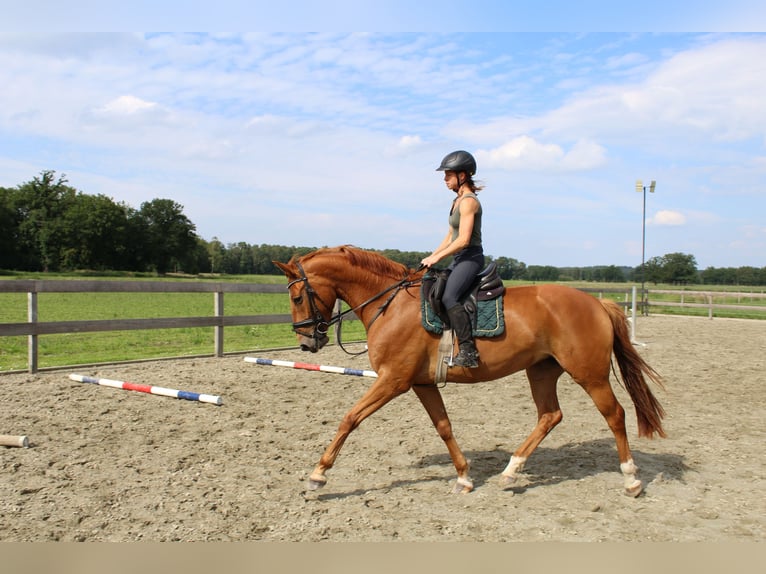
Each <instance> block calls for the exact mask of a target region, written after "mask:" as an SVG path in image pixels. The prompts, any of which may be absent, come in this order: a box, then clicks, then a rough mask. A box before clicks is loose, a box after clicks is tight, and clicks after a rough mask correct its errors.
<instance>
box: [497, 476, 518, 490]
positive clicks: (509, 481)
mask: <svg viewBox="0 0 766 574" xmlns="http://www.w3.org/2000/svg"><path fill="white" fill-rule="evenodd" d="M516 480H517V477H515V476H506V475H504V474H501V475H500V488H502V489H506V488H511V487H513V486H514V485H515V484H516Z"/></svg>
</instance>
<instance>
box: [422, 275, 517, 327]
mask: <svg viewBox="0 0 766 574" xmlns="http://www.w3.org/2000/svg"><path fill="white" fill-rule="evenodd" d="M450 273H451V271H450V270H449V269H431V270H429V271H428V272H427V273H426V274H425V275H424V276H423V285H422V287H421V307H422V319H423V327H424V328H425V329H426V330H427V331H431V332H433V333H441V332H442V331H443V330H444V328H445V326H446V328H449V325H450V323H449V317H448V316H447V310H446V309H445V308H444V304H443V303H442V299H441V298H442V295H443V294H444V288H445V285H446V284H447V278H448V277H449V275H450ZM504 294H505V285H503V280H502V279H501V278H500V275H499V274H498V272H497V263H495V262H494V261H493V262H492V263H490V264H489V265H487V267H486V268H484V270H482V271H481V272H480V273H479V274H477V275H476V279H475V280H474V282H473V284H472V285H471V288H470V289H468V291H467V292H466V294H465V295H464V296H463V297H462V298H461V300H460V304H461V305H463V306H464V307H465V310H466V311H467V312H468V316H469V317H470V318H471V324H472V325H473V331H474V336H476V337H494V336H497V335H500V334H501V333H502V332H503V330H504V327H505V324H504V320H503V295H504Z"/></svg>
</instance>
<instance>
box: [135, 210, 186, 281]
mask: <svg viewBox="0 0 766 574" xmlns="http://www.w3.org/2000/svg"><path fill="white" fill-rule="evenodd" d="M138 218H139V220H140V225H141V227H143V229H142V231H143V233H144V236H143V237H144V241H143V245H144V248H145V252H146V253H147V254H148V257H149V260H148V263H149V265H150V266H151V267H153V268H154V269H155V270H156V271H157V273H160V274H164V273H167V272H168V271H170V270H171V269H174V267H178V266H180V264H181V262H182V261H183V260H184V259H185V258H186V257H187V256H188V254H189V253H190V252H192V251H194V250H195V248H196V245H197V234H196V233H195V229H196V228H195V227H194V224H193V223H192V222H191V221H190V220H189V218H188V217H186V216H185V215H184V214H183V206H182V205H180V204H178V203H176V202H175V201H173V200H171V199H153V200H152V201H148V202H144V203H142V204H141V208H140V209H139V211H138Z"/></svg>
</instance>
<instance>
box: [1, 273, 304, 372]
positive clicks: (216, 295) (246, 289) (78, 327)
mask: <svg viewBox="0 0 766 574" xmlns="http://www.w3.org/2000/svg"><path fill="white" fill-rule="evenodd" d="M0 293H27V318H28V320H27V322H26V323H2V324H0V337H11V336H25V335H26V336H27V337H28V338H29V339H28V340H29V344H28V360H27V363H28V367H29V372H30V373H35V372H37V370H38V341H37V337H38V336H39V335H51V334H60V333H86V332H95V331H128V330H133V329H174V328H184V327H213V328H214V332H215V337H214V343H213V344H214V347H215V349H214V353H215V355H216V356H218V357H220V356H223V329H224V327H233V326H237V325H264V324H269V323H291V322H292V317H291V316H290V315H287V314H281V315H230V316H225V315H224V312H223V296H224V293H286V290H285V286H284V285H265V284H263V285H262V284H255V283H225V282H194V283H182V282H177V281H173V282H161V281H98V280H93V281H79V280H72V281H67V280H50V281H49V280H12V281H0ZM39 293H212V294H213V309H212V312H213V313H212V315H208V316H204V317H165V318H155V319H103V320H89V321H49V322H39V321H38V319H37V296H38V294H39Z"/></svg>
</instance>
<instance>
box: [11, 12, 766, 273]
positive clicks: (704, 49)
mask: <svg viewBox="0 0 766 574" xmlns="http://www.w3.org/2000/svg"><path fill="white" fill-rule="evenodd" d="M19 4H22V3H17V2H7V1H6V0H0V8H2V12H3V14H4V19H3V23H0V86H2V88H0V186H3V187H15V186H17V185H20V184H22V183H24V182H27V181H30V180H32V179H33V178H34V177H36V176H38V175H39V174H40V173H41V172H42V171H44V170H53V171H55V172H56V173H57V174H59V175H64V176H65V177H66V179H67V181H68V183H69V185H71V186H72V187H74V188H76V189H78V190H79V191H82V192H83V193H87V194H92V195H95V194H104V195H107V196H109V197H112V198H113V199H114V200H115V201H117V202H124V203H126V204H128V205H130V206H132V207H135V208H139V207H140V205H141V203H143V202H145V201H151V200H152V199H155V198H167V199H172V200H174V201H176V202H178V203H179V204H181V205H182V206H183V210H184V213H185V214H186V215H187V216H188V217H189V219H190V220H191V221H192V222H193V223H194V224H195V225H196V231H197V233H198V235H199V236H200V237H202V238H204V239H206V240H208V241H210V240H212V239H214V238H217V239H219V240H220V241H222V242H223V243H225V244H229V243H238V242H246V243H249V244H254V245H260V244H276V245H288V246H290V245H294V246H308V247H320V246H325V245H327V246H332V245H340V244H354V245H357V246H359V247H363V248H369V249H399V250H402V251H424V252H430V251H431V250H432V249H434V248H435V247H436V246H437V245H438V244H439V242H440V241H441V240H442V238H443V237H444V235H445V234H446V232H447V216H448V212H449V207H450V203H451V200H452V198H453V197H454V194H453V193H452V192H451V191H449V190H448V189H447V188H446V187H445V186H444V183H443V181H442V175H441V173H439V172H436V171H435V170H436V167H437V166H438V165H439V163H440V161H441V159H442V157H443V156H444V155H446V154H447V153H449V152H451V151H453V150H457V149H465V150H468V151H470V152H471V153H473V154H474V156H475V157H476V159H477V162H478V171H477V175H476V177H477V179H478V180H480V181H481V182H482V183H483V184H484V185H485V188H484V189H483V190H482V191H481V192H480V194H479V198H480V200H481V203H482V207H483V211H484V215H483V237H484V249H485V253H486V254H487V255H491V256H493V257H495V258H497V257H510V258H514V259H517V260H519V261H521V262H524V263H526V264H527V265H554V266H559V267H565V266H591V265H620V266H622V265H624V266H631V267H634V266H637V265H640V264H641V260H642V256H643V257H645V259H646V260H649V259H650V258H652V257H658V256H662V255H665V254H669V253H685V254H691V255H693V256H694V257H695V259H696V261H697V265H698V268H700V269H705V268H707V267H711V266H712V267H739V266H755V267H764V266H766V193H765V191H766V190H765V189H764V188H765V185H764V184H765V182H766V148H765V144H766V105H764V104H763V102H764V101H766V73H764V67H765V66H766V64H765V63H766V34H764V33H761V32H759V31H758V30H757V28H759V27H760V28H761V29H764V26H763V25H764V23H766V8H765V7H762V6H760V5H759V3H756V2H736V1H734V2H729V3H720V2H705V1H699V2H694V3H684V2H678V3H673V4H672V6H671V7H663V4H664V3H662V2H652V1H649V2H645V3H643V4H641V7H639V6H638V5H635V6H630V7H621V6H620V4H622V3H618V2H613V1H612V2H601V1H597V0H583V1H582V2H578V3H575V2H548V3H546V2H536V3H530V2H513V1H505V2H501V1H495V2H490V1H487V2H483V1H481V0H476V1H474V2H456V1H449V0H447V1H444V2H439V3H436V2H430V1H423V2H418V3H412V2H410V3H405V2H399V1H391V2H388V3H366V2H362V1H361V0H358V1H357V2H344V1H338V0H336V1H327V2H323V3H316V2H313V3H312V2H282V3H274V2H270V3H266V2H257V1H255V2H254V1H250V2H237V1H234V0H222V1H221V2H217V3H215V4H212V6H215V7H216V9H215V10H211V9H210V6H211V3H201V2H194V1H191V0H190V1H187V2H157V1H154V2H147V1H145V0H135V1H134V2H131V3H127V2H113V3H110V2H106V1H103V0H102V1H100V2H88V1H83V2H70V3H67V2H60V1H59V2H45V1H38V0H29V1H28V2H25V3H23V6H20V5H19ZM533 4H534V6H532V5H533ZM760 4H762V3H760ZM205 6H207V9H205ZM107 8H108V9H107ZM684 8H685V9H684ZM397 27H399V28H404V29H405V30H413V29H415V30H417V29H420V30H421V31H419V32H413V31H406V32H403V31H397V30H396V28H397ZM243 28H244V30H242V29H243ZM205 30H208V31H205ZM214 30H215V31H214ZM219 30H229V31H227V32H220V31H219ZM275 30H280V31H275ZM318 30H325V31H318ZM353 30H367V31H365V32H360V31H353ZM370 30H372V31H370ZM638 179H640V180H642V182H643V185H645V186H647V189H646V192H644V191H643V190H642V191H641V192H638V193H637V192H636V180H638ZM652 180H655V181H656V187H655V192H654V193H650V192H649V189H648V186H649V185H650V182H651V181H652ZM644 197H645V199H646V211H645V213H646V218H645V220H644ZM644 232H645V254H642V247H643V246H644Z"/></svg>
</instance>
